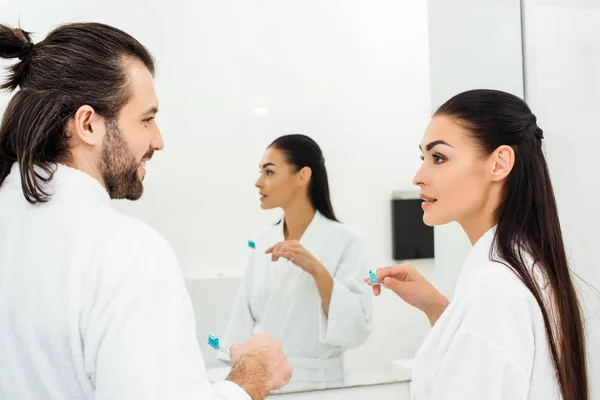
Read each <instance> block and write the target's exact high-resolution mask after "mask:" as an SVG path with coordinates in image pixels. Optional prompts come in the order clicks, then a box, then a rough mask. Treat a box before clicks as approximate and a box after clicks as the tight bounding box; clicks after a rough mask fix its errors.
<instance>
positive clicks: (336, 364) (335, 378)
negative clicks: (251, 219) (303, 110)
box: [225, 135, 373, 390]
mask: <svg viewBox="0 0 600 400" xmlns="http://www.w3.org/2000/svg"><path fill="white" fill-rule="evenodd" d="M260 172H261V173H260V176H259V178H258V180H257V181H256V187H257V188H258V189H259V191H260V202H261V207H262V208H263V209H272V208H275V207H280V208H282V209H283V218H282V220H281V221H280V222H278V223H277V224H276V225H274V226H270V227H268V228H266V229H264V230H263V231H262V232H260V233H259V234H258V235H256V237H255V238H254V240H253V241H254V245H255V250H251V251H252V254H251V255H250V257H249V260H248V265H247V267H246V271H245V275H244V279H243V281H242V283H241V286H240V290H239V292H238V295H237V298H236V300H235V304H234V306H233V311H232V313H231V316H230V320H229V324H228V327H227V331H226V334H225V341H226V342H228V343H236V342H242V341H244V340H246V339H247V338H249V337H250V336H251V335H252V334H253V333H254V332H268V333H270V334H271V335H272V336H273V337H274V339H275V340H277V341H279V342H281V344H282V345H283V350H284V353H285V355H286V356H287V357H288V360H289V362H290V364H291V365H292V367H293V368H294V374H293V377H292V380H291V382H290V384H289V385H288V386H287V389H288V390H289V389H294V388H323V387H328V386H338V385H342V384H343V357H342V356H343V353H344V351H345V350H346V349H348V348H353V347H357V346H359V345H361V344H362V343H363V342H364V341H365V340H366V339H367V337H368V336H369V334H370V333H371V331H372V329H373V326H372V317H371V299H370V297H371V296H370V295H369V291H368V289H367V287H365V286H364V285H363V283H362V277H363V276H364V275H365V273H366V272H368V270H369V265H368V260H367V257H366V254H365V247H364V244H363V242H362V239H361V238H360V237H359V235H358V234H357V233H356V231H355V230H353V229H351V228H350V227H348V226H346V225H343V224H341V223H339V222H338V221H337V219H336V217H335V214H334V212H333V207H332V206H331V201H330V199H329V183H328V180H327V170H326V168H325V161H324V159H323V155H322V153H321V149H320V148H319V146H318V145H317V144H316V143H315V142H314V141H313V140H312V139H310V138H309V137H307V136H304V135H287V136H282V137H280V138H278V139H277V140H275V141H274V142H273V143H272V144H271V145H270V146H269V147H268V148H267V150H266V152H265V154H264V156H263V158H262V160H261V162H260ZM365 289H367V290H365Z"/></svg>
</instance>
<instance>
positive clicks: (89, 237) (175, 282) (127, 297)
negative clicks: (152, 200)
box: [0, 165, 249, 400]
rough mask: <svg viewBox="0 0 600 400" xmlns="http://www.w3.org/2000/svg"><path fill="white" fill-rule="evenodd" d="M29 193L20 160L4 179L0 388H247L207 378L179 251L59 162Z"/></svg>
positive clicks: (167, 391) (14, 393)
mask: <svg viewBox="0 0 600 400" xmlns="http://www.w3.org/2000/svg"><path fill="white" fill-rule="evenodd" d="M49 188H50V191H51V192H54V196H53V198H52V200H51V201H50V202H49V203H47V204H42V205H36V206H33V205H31V204H29V203H28V202H27V201H26V200H25V198H24V196H23V193H22V190H21V180H20V175H19V170H18V168H17V167H16V165H15V166H14V167H13V169H12V171H11V174H10V175H9V176H8V178H7V179H6V180H5V182H4V183H3V185H2V186H1V187H0V399H2V400H25V399H44V400H65V399H77V400H84V399H89V400H92V399H94V400H133V399H144V400H150V399H156V400H158V399H161V400H162V399H164V400H167V399H168V400H173V399H177V400H201V399H236V400H237V399H249V396H248V395H247V394H246V392H244V391H243V390H242V389H241V388H240V387H238V386H237V385H235V384H234V383H231V382H219V383H216V384H215V385H211V384H210V383H209V381H208V379H207V377H206V371H205V367H204V361H203V359H202V354H201V352H200V348H199V345H198V342H197V340H196V334H195V326H194V325H195V321H194V313H193V310H192V306H191V302H190V300H189V297H188V295H187V292H186V289H185V286H184V280H183V277H182V274H181V272H180V269H179V267H178V263H177V260H176V259H175V256H174V254H173V252H172V250H171V247H170V246H169V244H168V243H167V242H166V241H165V240H164V239H163V238H162V237H161V236H160V235H159V234H157V233H156V232H155V231H154V230H153V229H151V228H150V227H149V226H147V225H145V224H144V223H141V222H139V221H136V220H133V219H131V218H128V217H125V216H123V215H121V214H119V213H117V212H116V211H114V210H113V209H112V208H111V200H110V198H109V195H108V193H107V192H106V190H105V189H104V188H103V187H102V186H101V185H100V183H98V181H96V180H95V179H93V178H92V177H90V176H89V175H87V174H85V173H84V172H81V171H79V170H75V169H72V168H69V167H66V166H62V165H61V166H59V167H58V170H57V172H56V174H55V177H54V179H53V181H52V182H51V184H50V186H49Z"/></svg>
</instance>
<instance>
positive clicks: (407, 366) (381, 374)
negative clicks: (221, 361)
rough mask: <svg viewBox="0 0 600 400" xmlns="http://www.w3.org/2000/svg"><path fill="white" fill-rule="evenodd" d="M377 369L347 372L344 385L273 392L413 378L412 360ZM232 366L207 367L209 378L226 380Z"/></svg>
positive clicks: (288, 391)
mask: <svg viewBox="0 0 600 400" xmlns="http://www.w3.org/2000/svg"><path fill="white" fill-rule="evenodd" d="M375 369H377V371H374V372H370V373H347V374H346V376H345V378H344V385H343V386H340V385H336V386H332V387H324V388H318V389H310V388H307V389H293V390H286V388H285V387H284V388H282V389H280V390H276V391H273V392H272V393H271V394H284V393H298V392H310V391H315V390H327V389H336V388H349V387H358V386H372V385H383V384H389V383H398V382H409V381H410V380H411V378H412V360H396V361H394V362H393V363H392V364H390V365H388V366H381V367H379V368H374V370H375ZM230 370H231V369H230V367H217V368H207V371H206V372H207V375H208V379H209V381H211V382H213V383H214V382H218V381H222V380H224V379H225V378H226V377H227V375H229V371H230Z"/></svg>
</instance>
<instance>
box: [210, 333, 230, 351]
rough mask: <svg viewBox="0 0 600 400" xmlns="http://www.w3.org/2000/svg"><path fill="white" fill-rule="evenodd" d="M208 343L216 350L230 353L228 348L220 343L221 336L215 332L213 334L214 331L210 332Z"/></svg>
mask: <svg viewBox="0 0 600 400" xmlns="http://www.w3.org/2000/svg"><path fill="white" fill-rule="evenodd" d="M208 345H209V346H210V347H212V348H213V349H215V350H219V351H222V352H224V353H227V354H229V350H228V349H224V348H222V347H221V345H220V343H219V338H218V337H217V335H215V334H212V333H209V334H208Z"/></svg>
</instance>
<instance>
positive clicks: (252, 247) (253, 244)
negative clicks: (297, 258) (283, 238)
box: [248, 240, 294, 262]
mask: <svg viewBox="0 0 600 400" xmlns="http://www.w3.org/2000/svg"><path fill="white" fill-rule="evenodd" d="M248 247H250V248H251V249H254V250H256V243H254V242H253V241H252V240H248ZM265 251H266V250H265ZM286 260H287V262H290V261H291V262H294V260H293V259H291V260H290V259H287V258H286Z"/></svg>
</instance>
